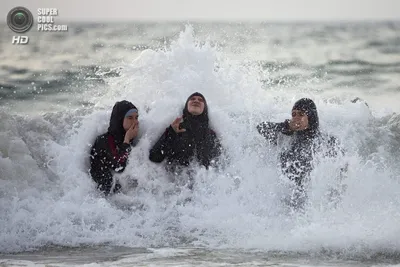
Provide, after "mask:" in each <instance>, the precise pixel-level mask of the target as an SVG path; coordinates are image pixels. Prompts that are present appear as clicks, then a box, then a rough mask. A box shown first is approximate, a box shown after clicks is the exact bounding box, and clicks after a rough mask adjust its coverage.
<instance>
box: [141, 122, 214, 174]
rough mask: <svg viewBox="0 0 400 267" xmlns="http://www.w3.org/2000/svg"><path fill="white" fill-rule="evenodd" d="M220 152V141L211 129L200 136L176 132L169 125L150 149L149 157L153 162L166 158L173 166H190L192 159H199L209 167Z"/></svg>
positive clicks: (188, 132)
mask: <svg viewBox="0 0 400 267" xmlns="http://www.w3.org/2000/svg"><path fill="white" fill-rule="evenodd" d="M220 153H221V144H220V141H219V139H218V138H217V136H216V134H215V132H214V131H212V130H211V129H207V130H206V131H205V133H204V135H203V136H201V137H200V138H199V137H196V135H195V134H193V133H192V132H190V131H186V132H183V133H176V132H175V131H174V130H173V128H172V127H171V126H169V127H168V128H167V129H166V130H165V132H164V133H163V135H162V136H161V137H160V138H159V140H158V141H157V143H156V144H155V145H154V146H153V147H152V149H151V150H150V155H149V158H150V160H151V161H153V162H162V161H163V160H164V159H166V160H167V164H168V165H170V166H171V167H173V168H174V167H177V166H189V165H190V162H191V161H192V160H197V161H198V162H199V163H200V164H201V165H203V166H205V167H206V168H208V167H209V166H211V164H212V161H213V160H216V159H217V157H218V156H219V155H220Z"/></svg>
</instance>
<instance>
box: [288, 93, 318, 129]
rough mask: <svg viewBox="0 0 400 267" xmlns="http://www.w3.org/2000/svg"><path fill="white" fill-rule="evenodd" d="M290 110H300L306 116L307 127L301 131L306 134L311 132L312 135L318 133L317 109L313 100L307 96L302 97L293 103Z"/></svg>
mask: <svg viewBox="0 0 400 267" xmlns="http://www.w3.org/2000/svg"><path fill="white" fill-rule="evenodd" d="M292 110H301V111H303V112H305V113H306V115H307V117H308V128H307V129H306V130H304V131H302V132H304V133H305V134H307V135H308V134H311V135H312V136H314V135H316V134H318V133H319V118H318V111H317V106H316V105H315V103H314V101H312V100H311V99H309V98H302V99H300V100H298V101H297V102H296V103H295V104H294V105H293V108H292Z"/></svg>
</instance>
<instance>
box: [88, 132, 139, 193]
mask: <svg viewBox="0 0 400 267" xmlns="http://www.w3.org/2000/svg"><path fill="white" fill-rule="evenodd" d="M130 151H131V145H130V144H126V143H121V144H117V143H116V142H115V140H114V138H113V136H112V135H111V134H109V133H105V134H103V135H100V136H98V137H97V138H96V141H95V142H94V144H93V146H92V148H91V151H90V174H91V176H92V178H93V180H94V181H95V182H96V183H97V184H98V188H99V190H100V191H103V192H104V193H105V194H108V193H110V190H111V188H112V182H113V172H118V173H120V172H123V171H124V170H125V167H126V163H127V159H128V156H129V153H130ZM119 187H120V185H119V184H117V185H116V188H115V189H114V191H115V190H118V189H119Z"/></svg>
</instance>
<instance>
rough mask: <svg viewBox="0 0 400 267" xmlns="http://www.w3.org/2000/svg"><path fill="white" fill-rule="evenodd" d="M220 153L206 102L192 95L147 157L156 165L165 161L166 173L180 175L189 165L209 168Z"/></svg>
mask: <svg viewBox="0 0 400 267" xmlns="http://www.w3.org/2000/svg"><path fill="white" fill-rule="evenodd" d="M220 153H221V144H220V140H219V138H218V137H217V135H216V133H215V132H214V131H213V130H212V129H211V128H210V126H209V118H208V106H207V101H206V99H205V97H204V96H203V95H202V94H200V93H198V92H196V93H193V94H192V95H190V96H189V98H188V99H187V101H186V103H185V107H184V109H183V114H182V117H178V118H176V119H175V120H174V121H173V122H172V124H171V125H170V126H169V127H168V128H167V129H166V130H165V132H164V133H163V134H162V135H161V137H160V138H159V140H158V141H157V143H156V144H155V145H154V146H153V147H152V148H151V150H150V155H149V158H150V160H151V161H153V162H157V163H160V162H162V161H164V159H166V161H167V162H166V163H167V169H168V171H170V172H171V173H180V172H181V171H182V169H185V168H186V167H189V166H190V165H191V164H192V163H193V162H197V163H198V164H200V165H202V166H204V167H206V168H209V167H210V166H212V164H213V162H215V160H216V159H217V157H218V156H219V155H220ZM191 187H192V184H190V185H189V188H191Z"/></svg>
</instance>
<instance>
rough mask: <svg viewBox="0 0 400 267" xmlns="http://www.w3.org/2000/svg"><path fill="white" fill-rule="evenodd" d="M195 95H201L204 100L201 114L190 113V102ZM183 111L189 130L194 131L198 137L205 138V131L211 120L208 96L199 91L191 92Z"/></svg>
mask: <svg viewBox="0 0 400 267" xmlns="http://www.w3.org/2000/svg"><path fill="white" fill-rule="evenodd" d="M193 96H200V97H201V98H203V100H204V110H203V113H201V114H200V115H192V114H190V113H189V110H188V103H189V100H190V98H192V97H193ZM182 113H183V120H184V121H185V123H186V125H188V127H187V128H188V129H187V130H188V131H190V132H192V134H193V135H194V136H195V137H196V139H202V138H204V135H205V132H206V131H207V129H208V122H209V119H208V105H207V101H206V98H205V97H204V96H203V95H202V94H200V93H199V92H195V93H193V94H191V95H190V96H189V97H188V99H187V100H186V103H185V107H184V109H183V111H182Z"/></svg>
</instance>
